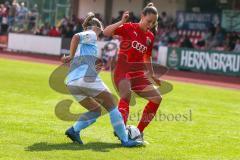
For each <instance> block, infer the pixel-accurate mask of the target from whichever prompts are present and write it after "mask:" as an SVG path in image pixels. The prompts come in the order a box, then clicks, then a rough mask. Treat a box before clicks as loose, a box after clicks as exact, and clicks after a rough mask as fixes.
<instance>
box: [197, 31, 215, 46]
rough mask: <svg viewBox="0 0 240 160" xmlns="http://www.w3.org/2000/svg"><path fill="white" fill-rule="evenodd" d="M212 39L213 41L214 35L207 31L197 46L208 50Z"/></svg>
mask: <svg viewBox="0 0 240 160" xmlns="http://www.w3.org/2000/svg"><path fill="white" fill-rule="evenodd" d="M211 39H212V33H211V31H210V29H207V30H206V31H204V33H203V35H202V38H201V39H200V40H199V41H198V42H197V46H198V47H204V48H208V46H209V43H210V40H211Z"/></svg>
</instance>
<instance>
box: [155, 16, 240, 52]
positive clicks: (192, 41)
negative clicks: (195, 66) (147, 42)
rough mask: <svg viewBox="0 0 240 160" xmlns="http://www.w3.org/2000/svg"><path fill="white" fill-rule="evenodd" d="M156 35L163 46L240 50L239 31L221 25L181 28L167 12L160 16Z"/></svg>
mask: <svg viewBox="0 0 240 160" xmlns="http://www.w3.org/2000/svg"><path fill="white" fill-rule="evenodd" d="M156 37H157V42H158V44H159V45H161V46H173V47H183V48H195V49H202V50H218V51H234V52H240V34H239V33H236V32H226V31H225V30H224V29H223V28H221V26H219V25H218V26H213V27H211V28H208V29H207V30H205V31H197V30H196V31H194V30H191V31H190V30H179V29H177V25H176V21H175V20H174V19H173V18H172V17H170V16H168V15H167V13H166V12H162V14H161V16H160V18H159V28H158V35H157V36H156Z"/></svg>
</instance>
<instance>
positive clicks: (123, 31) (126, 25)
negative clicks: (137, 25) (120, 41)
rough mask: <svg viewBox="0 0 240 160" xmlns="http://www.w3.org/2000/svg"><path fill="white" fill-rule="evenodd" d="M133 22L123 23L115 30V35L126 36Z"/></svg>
mask: <svg viewBox="0 0 240 160" xmlns="http://www.w3.org/2000/svg"><path fill="white" fill-rule="evenodd" d="M130 27H131V23H124V24H123V25H121V26H119V27H118V28H117V29H116V30H115V32H114V35H118V36H124V35H126V33H127V31H128V30H129V29H130Z"/></svg>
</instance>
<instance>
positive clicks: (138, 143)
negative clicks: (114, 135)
mask: <svg viewBox="0 0 240 160" xmlns="http://www.w3.org/2000/svg"><path fill="white" fill-rule="evenodd" d="M121 142H122V145H123V146H124V147H137V146H142V145H143V142H141V141H135V140H130V139H129V140H128V141H127V142H123V141H121Z"/></svg>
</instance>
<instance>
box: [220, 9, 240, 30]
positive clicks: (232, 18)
mask: <svg viewBox="0 0 240 160" xmlns="http://www.w3.org/2000/svg"><path fill="white" fill-rule="evenodd" d="M222 27H223V28H224V29H225V30H227V31H229V32H240V11H237V10H223V12H222Z"/></svg>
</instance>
